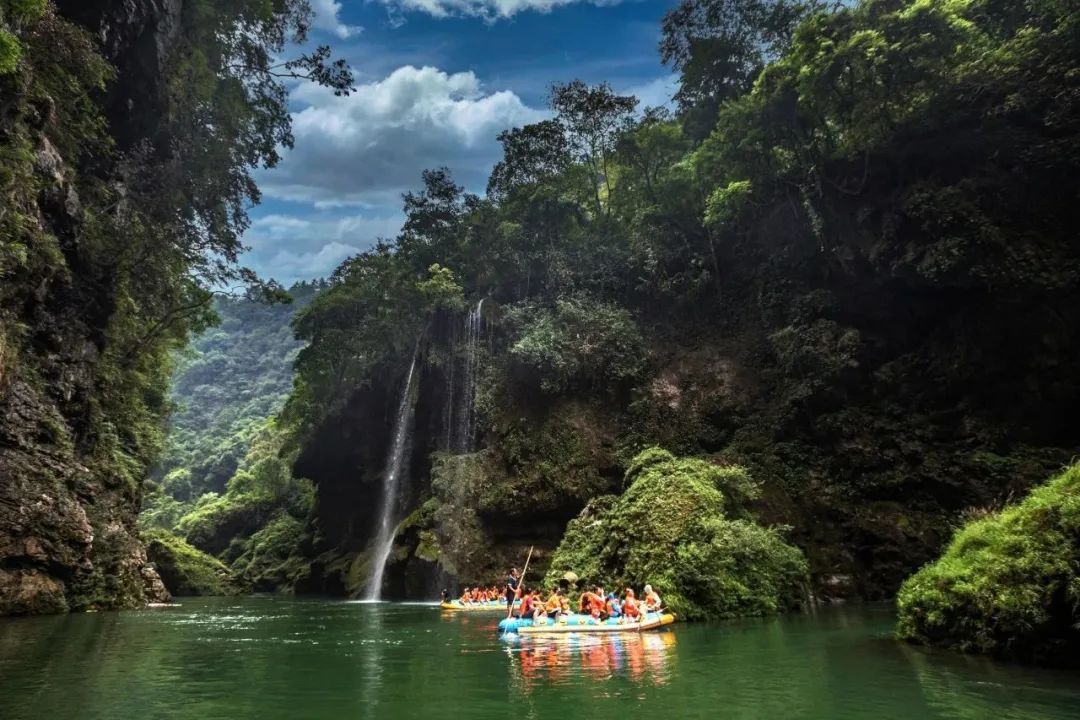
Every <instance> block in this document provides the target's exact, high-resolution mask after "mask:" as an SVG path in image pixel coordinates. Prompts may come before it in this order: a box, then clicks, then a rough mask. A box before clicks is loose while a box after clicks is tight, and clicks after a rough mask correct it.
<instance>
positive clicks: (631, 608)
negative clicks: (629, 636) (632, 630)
mask: <svg viewBox="0 0 1080 720" xmlns="http://www.w3.org/2000/svg"><path fill="white" fill-rule="evenodd" d="M622 611H623V615H625V616H627V617H632V618H636V617H640V616H641V611H640V610H638V604H637V600H635V599H634V598H632V597H628V598H626V599H625V600H623V605H622Z"/></svg>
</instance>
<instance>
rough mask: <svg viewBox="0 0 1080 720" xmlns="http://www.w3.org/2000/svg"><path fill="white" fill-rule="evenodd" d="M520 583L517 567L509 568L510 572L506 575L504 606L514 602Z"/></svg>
mask: <svg viewBox="0 0 1080 720" xmlns="http://www.w3.org/2000/svg"><path fill="white" fill-rule="evenodd" d="M526 569H527V568H526ZM520 584H521V576H520V575H518V569H517V568H510V574H509V575H507V576H506V592H505V594H506V607H511V606H512V605H513V604H514V600H515V598H517V592H518V586H519V585H520Z"/></svg>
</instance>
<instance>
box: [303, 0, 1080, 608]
mask: <svg viewBox="0 0 1080 720" xmlns="http://www.w3.org/2000/svg"><path fill="white" fill-rule="evenodd" d="M766 4H768V3H766ZM773 4H776V3H773ZM757 5H761V4H760V3H758V4H755V3H748V4H746V7H745V8H743V9H742V10H740V9H739V8H731V7H727V6H725V8H726V9H724V10H723V12H721V13H720V16H717V15H710V14H708V13H705V12H701V13H696V12H695V8H696V7H697V8H699V9H700V7H702V6H701V4H700V3H695V2H693V1H692V0H688V2H686V3H684V4H683V6H681V7H680V8H679V9H677V10H676V11H675V12H673V13H672V14H671V15H669V16H668V19H667V20H666V21H665V26H664V43H663V44H662V50H663V52H664V54H665V57H666V59H668V60H669V61H670V62H672V64H673V65H674V67H675V69H676V70H679V71H680V72H681V73H682V85H681V90H680V92H679V95H678V97H677V100H678V102H679V105H680V107H679V111H678V113H677V114H675V115H674V116H672V115H670V114H668V113H667V112H666V111H663V110H652V111H647V112H644V113H639V112H636V101H635V100H634V99H633V98H628V97H623V96H619V95H618V94H617V93H615V92H613V91H612V90H611V89H610V88H609V87H607V86H603V85H601V86H593V87H590V86H587V85H585V84H583V83H569V84H567V85H560V86H556V87H555V88H553V91H552V98H551V100H552V108H551V110H552V119H550V120H546V121H543V122H540V123H537V124H535V125H530V126H527V127H525V128H518V129H514V130H512V131H508V132H506V133H504V134H502V135H501V136H500V141H501V142H502V144H503V148H504V157H503V160H502V161H501V162H500V163H499V164H498V165H497V166H496V168H495V170H494V172H493V174H492V176H491V180H490V183H489V187H488V193H487V195H486V197H480V196H476V195H473V194H470V193H468V192H465V191H464V189H463V188H461V187H459V186H457V185H456V184H455V183H454V182H453V180H452V178H450V176H449V174H448V173H447V172H446V171H444V170H435V171H430V172H428V173H425V176H424V178H423V180H424V184H423V187H422V188H421V189H420V190H419V191H418V192H415V193H410V194H408V195H407V196H406V197H405V213H406V223H405V227H404V230H403V232H402V234H401V235H400V236H399V237H398V238H397V239H396V240H395V241H393V242H390V243H386V244H384V245H380V246H379V247H377V248H376V249H374V250H373V251H371V252H369V253H366V254H364V255H361V256H358V257H356V258H352V259H350V260H348V261H346V262H345V263H344V264H343V265H342V266H341V267H340V268H339V269H338V270H337V271H336V273H335V274H334V276H333V278H332V279H331V281H330V287H329V288H328V290H327V291H326V292H324V293H322V294H321V295H320V297H319V298H317V299H316V301H315V302H313V303H312V304H311V306H309V307H308V308H307V309H306V310H305V311H304V312H303V313H301V315H300V316H299V318H298V320H297V323H296V327H297V330H298V332H299V334H300V335H301V337H302V338H304V339H305V340H307V341H309V343H310V344H309V346H308V347H307V348H306V349H305V350H303V351H302V352H301V354H300V356H299V359H298V365H297V367H298V379H297V384H296V388H295V389H294V392H293V394H292V396H291V398H290V400H289V402H288V403H287V405H286V409H285V412H284V414H283V417H282V422H283V423H284V425H285V427H286V428H287V429H288V432H289V433H290V436H291V440H290V443H291V446H292V447H294V448H295V449H296V452H297V461H296V463H295V465H294V474H296V475H298V476H303V477H308V478H310V479H312V480H313V481H314V482H315V483H316V485H317V488H318V494H317V503H316V508H315V516H314V517H315V523H314V525H313V527H317V528H318V537H317V542H316V547H315V552H316V553H317V556H316V559H315V561H314V563H313V565H312V574H311V578H310V579H309V580H308V581H307V584H306V585H305V586H304V587H306V588H310V589H315V590H320V591H333V592H358V591H359V590H360V589H362V588H363V587H364V585H365V583H366V582H367V581H368V578H369V577H370V571H371V567H370V560H371V559H370V548H371V541H372V538H373V534H374V527H375V525H376V517H375V516H376V513H377V512H378V508H379V507H380V502H381V499H380V498H381V492H382V478H383V477H384V476H385V470H386V460H387V449H388V447H389V445H390V440H391V434H392V433H393V427H394V417H395V409H396V408H397V407H398V404H399V402H400V399H401V393H402V387H403V385H404V384H405V377H406V375H407V374H408V373H407V371H408V369H409V367H410V363H411V362H412V358H414V357H419V358H420V363H419V364H420V368H419V370H418V373H419V380H418V381H417V382H416V389H415V392H414V394H413V396H412V399H411V400H410V402H413V403H415V404H414V413H413V415H412V416H411V417H412V422H411V424H410V425H409V429H408V432H409V446H408V447H409V452H408V453H407V457H408V460H409V462H408V470H407V476H408V478H409V481H408V483H407V484H406V486H405V487H404V488H403V490H402V491H401V493H400V496H399V497H397V498H395V500H396V502H397V503H398V506H397V512H396V515H395V521H400V525H399V528H398V531H399V532H398V543H397V546H396V549H395V551H394V553H393V554H392V555H391V564H390V568H389V572H388V575H387V578H388V579H387V585H386V587H385V589H386V591H387V592H388V593H389V594H391V595H398V596H404V595H411V594H420V593H421V592H423V591H430V590H431V589H433V588H434V587H437V586H438V585H439V584H441V583H442V582H445V581H446V580H447V578H446V577H445V576H442V579H439V578H440V577H441V576H440V573H445V574H446V575H449V579H453V578H457V579H460V580H461V581H463V582H465V583H466V584H468V583H471V582H474V581H483V582H487V581H489V580H490V579H491V577H492V575H493V573H494V572H496V571H497V569H498V568H500V567H504V566H505V565H506V564H508V563H509V562H511V561H512V560H517V561H520V559H521V558H522V557H523V556H524V554H525V552H526V551H527V549H528V547H529V546H530V545H534V544H535V545H536V546H537V557H538V558H539V560H538V564H537V568H538V570H539V572H543V571H544V570H545V569H546V567H547V565H548V564H549V562H550V560H551V554H552V552H554V550H555V548H556V547H557V546H558V545H559V543H560V540H562V538H563V534H564V532H565V531H566V527H567V522H568V521H570V520H571V519H573V518H575V517H576V516H577V515H578V513H579V512H581V511H582V510H583V508H585V507H586V505H587V504H588V503H589V502H590V501H591V500H594V499H595V498H597V497H600V496H605V495H612V494H614V495H619V494H621V493H624V492H628V491H627V489H626V487H624V485H623V483H622V478H623V475H624V472H625V470H626V469H627V467H628V466H629V463H630V460H631V459H632V458H633V457H634V456H635V455H636V454H637V453H638V452H639V451H640V450H642V449H644V448H647V447H650V446H653V445H659V446H661V447H664V448H667V449H668V450H670V451H672V452H675V453H677V454H679V455H691V456H700V457H704V458H708V459H710V460H711V461H712V462H715V463H719V464H720V465H730V464H738V465H741V466H744V467H745V468H747V470H748V471H749V473H750V475H751V476H752V477H753V478H755V480H757V481H758V482H759V483H760V484H761V495H760V497H759V498H758V499H756V500H755V501H754V502H753V503H751V504H750V511H751V512H752V513H753V516H754V517H756V518H757V519H758V520H760V521H762V522H764V523H765V524H767V525H768V524H782V525H787V526H790V527H791V528H792V529H791V531H790V533H789V535H788V538H789V540H790V541H791V542H793V543H794V544H796V545H797V546H799V547H800V548H801V549H802V550H803V551H804V552H805V554H806V557H807V560H808V563H809V569H810V575H811V586H812V589H813V591H814V593H815V594H816V595H817V596H818V597H821V598H832V597H862V598H881V597H886V596H889V595H891V594H892V593H894V592H895V591H896V589H897V588H898V587H899V586H900V583H901V581H902V580H903V579H904V577H906V576H907V574H909V573H910V572H911V571H913V570H914V569H915V568H917V567H918V566H919V565H921V564H922V563H924V562H926V561H927V560H929V559H930V558H932V557H933V556H934V555H935V554H936V552H937V551H938V549H939V548H940V547H941V546H942V545H943V543H945V542H946V540H947V539H948V537H949V535H950V532H951V524H952V523H953V522H954V520H955V518H957V517H958V516H959V515H960V514H961V513H962V512H964V511H965V509H967V508H970V507H983V506H991V507H993V506H996V505H998V504H1000V503H1002V502H1004V501H1005V499H1006V498H1008V497H1010V496H1011V495H1013V494H1014V493H1017V492H1021V491H1023V490H1025V489H1026V488H1028V487H1030V486H1031V485H1032V484H1033V483H1035V482H1037V481H1038V480H1039V479H1041V478H1043V477H1045V476H1046V475H1048V474H1049V473H1050V472H1052V470H1053V469H1054V468H1056V467H1060V466H1061V464H1062V463H1064V462H1065V461H1067V459H1068V458H1069V457H1070V456H1071V455H1072V454H1074V453H1075V452H1076V450H1077V448H1080V434H1078V433H1077V430H1076V427H1075V423H1069V422H1067V421H1066V418H1067V417H1068V411H1069V409H1070V408H1072V407H1074V406H1075V403H1076V401H1077V398H1078V396H1080V381H1078V378H1077V375H1076V373H1075V372H1074V370H1073V364H1074V363H1073V362H1072V358H1074V357H1075V356H1076V354H1077V351H1078V350H1080V334H1078V330H1077V326H1076V324H1075V323H1072V322H1069V321H1068V319H1069V318H1071V317H1074V316H1075V315H1076V313H1077V311H1078V310H1080V256H1078V253H1077V247H1076V244H1075V242H1073V239H1074V235H1075V232H1074V228H1075V227H1077V223H1078V221H1080V216H1078V215H1077V212H1078V207H1080V206H1078V205H1077V203H1076V198H1075V183H1073V182H1072V174H1073V172H1074V170H1073V168H1074V167H1075V165H1076V163H1077V161H1078V160H1080V136H1078V128H1080V125H1078V121H1077V118H1078V116H1080V105H1078V103H1077V98H1078V97H1080V95H1078V94H1077V92H1076V88H1077V78H1078V77H1080V75H1078V74H1077V67H1078V64H1077V57H1078V54H1080V52H1078V51H1080V48H1078V45H1077V38H1078V37H1080V33H1078V32H1077V30H1078V27H1077V24H1076V23H1077V17H1076V14H1075V13H1073V12H1070V11H1069V9H1068V7H1067V5H1068V4H1067V3H1061V2H1046V3H1037V4H1027V5H1023V6H1022V7H1018V6H1014V4H1009V3H997V2H993V1H991V0H963V1H961V2H936V1H932V2H902V1H885V0H864V1H863V2H860V3H857V4H854V5H853V6H851V7H839V8H835V7H827V8H826V7H824V6H820V7H819V6H816V4H814V3H807V4H804V7H803V10H804V11H805V12H802V13H801V14H800V13H793V14H791V15H790V16H785V17H786V18H787V20H786V21H785V22H781V23H780V25H779V26H777V27H773V26H770V25H768V23H776V22H780V21H779V20H778V19H777V18H778V17H779V15H777V16H769V17H767V18H764V19H763V16H752V17H750V16H748V17H735V18H732V17H728V16H726V15H724V13H728V14H731V13H735V14H736V15H738V13H740V12H743V10H746V8H750V7H751V6H755V7H756V6H757ZM747 12H749V11H748V10H747ZM735 20H738V21H739V22H742V23H744V24H742V25H737V26H738V27H743V28H748V27H749V28H751V29H754V32H751V33H749V34H737V36H735V37H732V36H728V35H725V33H727V32H728V31H729V30H730V28H731V27H732V26H733V24H732V23H734V21H735ZM729 21H731V22H729ZM746 23H749V24H746ZM753 23H758V25H754V24H753ZM761 23H765V24H764V25H762V24H761ZM755 33H757V34H755ZM740 41H741V42H744V43H745V46H739V47H738V48H736V50H739V49H740V48H741V50H745V51H746V52H745V54H744V55H739V58H740V62H738V63H731V64H725V63H723V62H712V61H711V60H710V59H709V57H708V56H707V53H719V54H721V55H722V54H723V53H724V52H728V51H732V50H731V48H732V43H733V42H735V43H736V44H737V42H740ZM725 48H726V49H725ZM702 53H706V55H703V54H702ZM713 60H715V58H713ZM706 67H707V68H711V70H708V71H705V70H703V68H706ZM477 317H479V320H480V328H479V334H478V335H477V333H476V332H475V331H474V330H473V329H472V328H473V324H474V323H475V322H476V318H477ZM463 418H464V420H463ZM463 424H464V427H463ZM463 439H464V441H463ZM587 517H588V515H586V516H582V518H583V519H585V518H587ZM583 519H579V520H576V521H575V522H576V523H579V526H580V523H581V522H583Z"/></svg>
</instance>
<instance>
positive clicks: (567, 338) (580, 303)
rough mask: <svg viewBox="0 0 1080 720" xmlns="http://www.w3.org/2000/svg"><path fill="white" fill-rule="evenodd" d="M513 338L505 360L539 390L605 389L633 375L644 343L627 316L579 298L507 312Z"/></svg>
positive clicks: (640, 364)
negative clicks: (513, 363)
mask: <svg viewBox="0 0 1080 720" xmlns="http://www.w3.org/2000/svg"><path fill="white" fill-rule="evenodd" d="M508 320H509V322H510V324H511V325H512V326H514V327H515V328H516V331H517V340H516V341H515V342H514V344H513V345H512V346H511V347H510V356H511V357H512V358H513V359H514V360H515V361H516V362H517V363H518V364H519V365H520V366H521V367H523V368H526V369H528V370H530V371H532V372H533V373H535V374H536V375H537V376H538V377H539V381H540V387H541V388H542V389H543V390H544V391H545V392H550V393H558V392H562V391H564V390H566V389H568V388H570V387H573V386H575V385H579V384H583V385H600V386H603V385H607V384H609V383H614V382H618V381H622V380H628V379H632V378H635V377H637V376H638V375H639V374H640V372H641V370H642V367H643V364H644V363H643V357H644V352H645V351H644V341H643V340H642V337H641V333H640V331H639V330H638V327H637V325H636V324H635V323H634V320H633V318H632V317H631V316H630V313H629V312H627V311H626V310H625V309H623V308H621V307H618V306H616V305H611V304H608V303H605V302H601V301H598V300H594V299H592V298H588V297H584V296H575V297H564V298H560V299H559V300H557V301H556V302H555V305H554V307H545V306H541V305H537V304H534V303H521V304H519V305H517V306H516V307H514V308H511V309H510V311H509V312H508Z"/></svg>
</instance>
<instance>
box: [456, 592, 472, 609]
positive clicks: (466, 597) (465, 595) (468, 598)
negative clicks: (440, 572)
mask: <svg viewBox="0 0 1080 720" xmlns="http://www.w3.org/2000/svg"><path fill="white" fill-rule="evenodd" d="M458 601H459V602H461V604H462V605H468V604H469V603H471V602H472V590H470V589H469V588H465V590H464V591H462V593H461V597H460V598H458Z"/></svg>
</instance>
